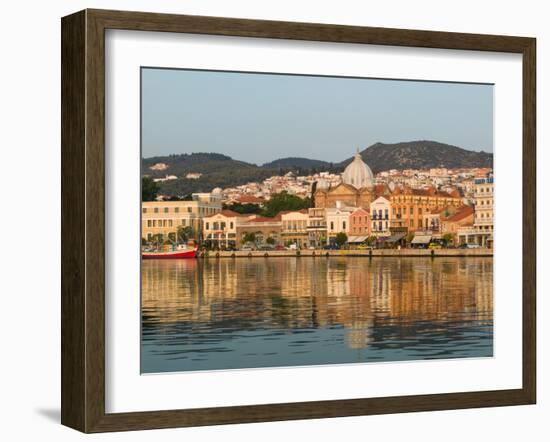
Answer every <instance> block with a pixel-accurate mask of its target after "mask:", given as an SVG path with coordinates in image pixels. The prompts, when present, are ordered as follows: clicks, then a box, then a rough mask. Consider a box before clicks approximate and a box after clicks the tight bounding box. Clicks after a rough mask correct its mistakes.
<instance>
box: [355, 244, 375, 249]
mask: <svg viewBox="0 0 550 442" xmlns="http://www.w3.org/2000/svg"><path fill="white" fill-rule="evenodd" d="M372 249H374V247H373V246H369V245H368V244H359V245H358V246H357V250H372Z"/></svg>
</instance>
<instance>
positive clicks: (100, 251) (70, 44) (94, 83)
mask: <svg viewBox="0 0 550 442" xmlns="http://www.w3.org/2000/svg"><path fill="white" fill-rule="evenodd" d="M106 29H124V30H139V31H161V32H175V33H194V34H211V35H222V36H241V37H261V38H274V39H291V40H308V41H322V42H335V43H358V44H376V45H390V46H405V47H418V48H441V49H457V50H475V51H494V52H507V53H517V54H521V55H522V57H523V213H524V216H525V218H524V223H523V295H522V296H523V298H522V300H523V338H522V339H523V360H522V367H523V385H522V387H521V388H518V389H512V390H497V391H475V392H457V393H446V394H428V395H415V396H401V397H380V398H363V399H347V400H330V401H316V402H299V403H283V404H271V405H250V406H231V407H220V408H201V409H188V410H185V409H182V410H170V411H147V412H135V413H115V414H109V413H106V412H105V396H106V395H105V390H106V386H105V338H106V336H105V298H104V295H105V269H104V263H105V192H106V189H105V160H104V158H105V141H104V140H105V76H104V74H105V30H106ZM61 50H62V305H61V312H62V338H61V347H62V409H61V421H62V423H63V424H64V425H66V426H69V427H72V428H75V429H77V430H80V431H83V432H104V431H122V430H142V429H151V428H168V427H185V426H198V425H217V424H230V423H244V422H262V421H281V420H290V419H311V418H326V417H338V416H357V415H370V414H382V413H403V412H412V411H430V410H448V409H460V408H472V407H492V406H506V405H520V404H533V403H535V398H536V336H535V329H536V322H535V321H536V307H535V291H536V218H535V216H536V150H535V133H536V127H535V115H536V96H535V87H536V81H535V80H536V77H535V75H536V74H535V54H536V41H535V39H533V38H525V37H511V36H496V35H474V34H459V33H449V32H432V31H417V30H405V29H384V28H368V27H356V26H339V25H327V24H311V23H293V22H277V21H263V20H242V19H234V18H217V17H200V16H186V15H169V14H154V13H141V12H122V11H106V10H84V11H81V12H78V13H75V14H73V15H69V16H67V17H64V18H63V19H62V47H61Z"/></svg>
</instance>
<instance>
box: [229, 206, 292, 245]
mask: <svg viewBox="0 0 550 442" xmlns="http://www.w3.org/2000/svg"><path fill="white" fill-rule="evenodd" d="M236 233H237V241H238V243H242V241H243V239H244V238H245V236H246V235H247V234H249V233H253V234H254V236H255V238H256V239H255V242H256V244H257V245H260V246H261V245H263V244H266V243H267V242H268V241H267V240H268V238H272V239H273V241H274V244H281V215H280V214H278V215H277V216H274V217H265V216H256V215H254V216H251V217H250V218H247V219H242V220H240V222H238V223H237V232H236ZM237 247H239V244H238V245H237Z"/></svg>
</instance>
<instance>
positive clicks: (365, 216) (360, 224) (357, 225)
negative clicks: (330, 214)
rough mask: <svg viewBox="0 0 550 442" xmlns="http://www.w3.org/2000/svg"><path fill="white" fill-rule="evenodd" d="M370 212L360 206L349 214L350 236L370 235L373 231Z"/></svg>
mask: <svg viewBox="0 0 550 442" xmlns="http://www.w3.org/2000/svg"><path fill="white" fill-rule="evenodd" d="M370 224H371V223H370V214H369V212H368V211H367V210H365V209H363V208H361V207H360V208H358V209H356V210H355V211H353V213H351V214H350V216H349V227H348V236H369V235H370V233H371V225H370Z"/></svg>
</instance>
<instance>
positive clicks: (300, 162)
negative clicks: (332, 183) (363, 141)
mask: <svg viewBox="0 0 550 442" xmlns="http://www.w3.org/2000/svg"><path fill="white" fill-rule="evenodd" d="M332 167H334V164H332V163H328V162H326V161H321V160H311V159H309V158H300V157H288V158H280V159H278V160H275V161H271V162H269V163H265V164H262V168H264V169H304V170H311V169H318V170H326V169H330V168H332Z"/></svg>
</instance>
